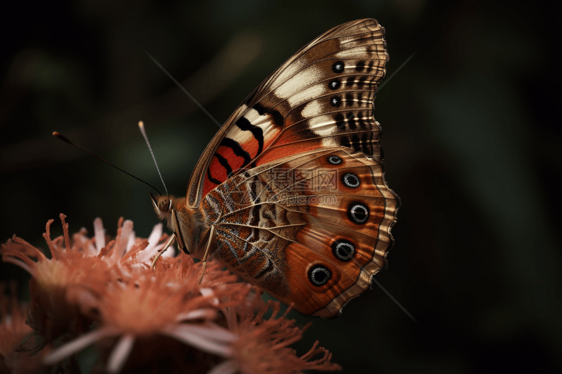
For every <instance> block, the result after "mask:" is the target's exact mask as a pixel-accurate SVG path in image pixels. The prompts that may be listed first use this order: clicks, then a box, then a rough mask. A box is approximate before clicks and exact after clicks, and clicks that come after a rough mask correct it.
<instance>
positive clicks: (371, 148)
mask: <svg viewBox="0 0 562 374" xmlns="http://www.w3.org/2000/svg"><path fill="white" fill-rule="evenodd" d="M387 60H388V54H387V53H386V43H385V41H384V28H383V27H381V26H380V25H379V24H378V23H377V21H376V20H374V19H364V20H357V21H352V22H348V23H345V24H343V25H340V26H338V27H335V28H333V29H332V30H330V31H328V32H326V33H325V34H323V35H321V36H319V37H318V38H316V39H315V40H313V41H312V42H311V43H309V44H308V45H306V46H305V47H303V48H302V49H301V50H300V51H298V52H297V53H296V54H295V55H293V56H292V57H291V58H290V59H289V60H287V61H286V62H285V63H283V64H282V65H281V66H280V67H279V68H278V69H277V70H276V71H275V72H274V73H273V74H271V75H270V76H269V77H268V78H266V79H265V80H264V81H263V82H262V83H261V84H260V85H259V86H258V87H257V88H256V89H255V90H254V91H253V92H252V94H250V96H249V97H248V98H247V99H246V100H245V101H244V103H243V104H242V105H241V106H240V107H239V108H238V109H237V110H236V111H235V112H234V113H233V114H232V115H231V116H230V118H229V119H228V120H227V121H226V123H225V124H224V125H223V126H222V128H221V129H220V131H219V132H218V133H217V134H216V135H215V137H214V138H213V139H212V141H211V142H210V143H209V145H208V146H207V148H206V149H205V151H204V153H203V154H202V156H201V158H200V159H199V162H198V163H197V165H196V167H195V170H194V171H193V174H192V176H191V179H190V182H189V186H188V191H187V205H188V206H189V207H191V208H197V207H199V205H200V202H201V199H202V198H203V197H204V196H205V195H207V194H208V193H209V192H210V191H211V190H213V189H214V188H216V187H217V186H219V185H220V184H221V183H223V182H224V181H226V180H227V179H228V178H229V177H232V176H235V175H237V174H239V173H241V172H242V171H244V170H247V169H249V168H252V167H255V166H259V165H263V164H265V163H267V162H270V161H274V160H278V159H280V158H283V157H285V156H287V155H291V154H296V153H301V152H307V151H310V150H314V149H316V148H319V147H339V146H344V147H349V148H352V149H355V150H357V151H361V152H363V153H365V154H367V155H371V156H373V157H374V158H377V159H379V158H380V150H379V146H378V140H379V132H380V127H379V124H378V123H377V122H375V120H374V118H373V115H372V113H373V107H374V103H373V99H374V94H375V91H376V88H377V85H378V83H379V82H380V80H381V79H382V78H383V77H384V75H385V71H386V70H385V63H386V61H387Z"/></svg>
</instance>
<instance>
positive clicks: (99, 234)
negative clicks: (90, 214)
mask: <svg viewBox="0 0 562 374" xmlns="http://www.w3.org/2000/svg"><path fill="white" fill-rule="evenodd" d="M94 234H95V238H96V249H97V253H99V252H100V251H101V249H102V248H103V247H105V230H104V229H103V222H102V220H101V218H99V217H98V218H96V219H95V220H94Z"/></svg>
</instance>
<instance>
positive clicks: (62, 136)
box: [53, 131, 162, 195]
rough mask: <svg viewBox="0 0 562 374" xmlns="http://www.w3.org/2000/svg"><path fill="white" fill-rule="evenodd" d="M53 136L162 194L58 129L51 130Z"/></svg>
mask: <svg viewBox="0 0 562 374" xmlns="http://www.w3.org/2000/svg"><path fill="white" fill-rule="evenodd" d="M53 136H54V137H55V138H58V139H60V140H62V141H63V142H65V143H68V144H70V145H71V146H73V147H76V148H78V149H79V150H81V151H84V152H86V153H87V154H89V155H90V156H94V157H95V158H97V159H98V160H100V161H103V162H105V163H106V164H108V165H109V166H111V167H114V168H115V169H117V170H119V171H120V172H122V173H125V174H127V175H128V176H130V177H133V178H135V179H136V180H138V181H140V182H142V183H144V184H146V185H147V186H149V187H150V188H154V190H155V191H156V192H158V194H159V195H162V194H161V193H160V191H158V188H156V187H154V186H153V185H151V184H150V183H148V182H146V181H143V180H142V179H140V178H138V177H135V176H134V175H133V174H131V173H127V172H126V171H125V170H123V169H121V168H120V167H117V166H115V165H113V164H112V163H111V162H109V161H107V160H104V159H103V158H101V157H100V156H98V155H96V154H95V153H93V152H90V151H88V150H87V149H86V148H83V147H81V146H79V145H77V144H74V143H73V142H71V141H70V140H69V139H68V138H67V137H66V136H64V135H62V134H61V133H59V132H58V131H53Z"/></svg>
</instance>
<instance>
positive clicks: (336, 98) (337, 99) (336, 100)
mask: <svg viewBox="0 0 562 374" xmlns="http://www.w3.org/2000/svg"><path fill="white" fill-rule="evenodd" d="M330 104H332V106H340V105H341V98H340V97H339V96H334V97H333V98H332V100H330Z"/></svg>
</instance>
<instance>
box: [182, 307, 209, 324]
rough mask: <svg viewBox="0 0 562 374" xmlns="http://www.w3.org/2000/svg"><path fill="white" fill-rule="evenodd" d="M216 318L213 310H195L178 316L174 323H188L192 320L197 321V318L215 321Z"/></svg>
mask: <svg viewBox="0 0 562 374" xmlns="http://www.w3.org/2000/svg"><path fill="white" fill-rule="evenodd" d="M216 316H217V311H216V310H214V309H196V310H192V311H191V312H188V313H182V314H179V315H178V316H177V317H176V321H178V322H180V321H189V320H194V319H199V318H204V319H215V318H216Z"/></svg>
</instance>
